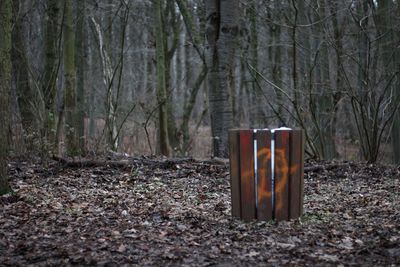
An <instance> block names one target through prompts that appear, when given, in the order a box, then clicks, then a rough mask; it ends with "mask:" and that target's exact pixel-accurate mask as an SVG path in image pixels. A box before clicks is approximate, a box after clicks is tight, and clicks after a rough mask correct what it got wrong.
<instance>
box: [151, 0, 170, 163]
mask: <svg viewBox="0 0 400 267" xmlns="http://www.w3.org/2000/svg"><path fill="white" fill-rule="evenodd" d="M153 4H154V10H155V18H156V22H155V24H156V25H155V36H156V56H157V102H158V105H159V108H158V110H159V112H158V120H159V121H158V122H159V123H158V127H159V128H158V133H159V147H160V153H161V154H163V155H165V156H168V155H169V154H170V146H169V138H168V111H167V88H166V80H165V69H166V68H165V66H166V62H165V47H164V45H165V43H164V40H165V39H164V38H165V37H164V34H165V33H164V31H163V29H164V27H163V19H162V10H163V8H162V0H153Z"/></svg>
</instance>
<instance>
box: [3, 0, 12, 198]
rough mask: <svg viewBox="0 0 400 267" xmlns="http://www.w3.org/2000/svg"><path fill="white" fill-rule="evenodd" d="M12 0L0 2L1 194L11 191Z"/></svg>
mask: <svg viewBox="0 0 400 267" xmlns="http://www.w3.org/2000/svg"><path fill="white" fill-rule="evenodd" d="M11 31H12V1H11V0H2V1H1V2H0V125H1V127H0V195H3V194H6V193H8V192H9V191H10V186H9V183H8V176H7V157H8V152H9V147H8V145H9V131H10V121H9V117H10V116H9V115H10V113H9V112H10V109H9V103H10V92H11V69H12V63H11Z"/></svg>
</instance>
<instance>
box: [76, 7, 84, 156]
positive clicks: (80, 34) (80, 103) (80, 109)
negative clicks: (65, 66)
mask: <svg viewBox="0 0 400 267" xmlns="http://www.w3.org/2000/svg"><path fill="white" fill-rule="evenodd" d="M85 19H86V12H85V0H77V18H76V28H75V30H76V39H75V47H76V48H75V49H76V53H75V63H76V92H77V100H76V102H77V103H76V104H77V117H76V119H77V121H76V126H77V129H76V133H77V135H78V138H79V139H78V142H79V148H80V151H81V154H83V155H84V154H86V144H85V139H86V136H85V85H86V84H85V69H86V54H87V53H86V51H85V49H86V48H85V47H86V46H87V42H86V41H85V40H86V36H87V33H86V32H85V29H86V23H85V22H86V20H85Z"/></svg>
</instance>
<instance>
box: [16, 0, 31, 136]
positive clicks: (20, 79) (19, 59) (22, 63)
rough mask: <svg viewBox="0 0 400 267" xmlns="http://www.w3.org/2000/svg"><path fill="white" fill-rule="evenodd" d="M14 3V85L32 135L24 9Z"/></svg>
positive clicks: (24, 125) (18, 3)
mask: <svg viewBox="0 0 400 267" xmlns="http://www.w3.org/2000/svg"><path fill="white" fill-rule="evenodd" d="M12 2H13V13H14V19H15V22H14V26H13V33H12V39H13V46H12V62H13V74H14V75H13V77H14V84H15V86H16V90H17V99H18V105H19V110H20V112H21V120H22V125H23V127H24V130H25V131H26V132H28V133H30V132H31V131H32V130H33V129H32V128H33V127H34V122H35V116H34V108H35V106H34V103H35V99H34V94H33V92H32V89H31V88H30V85H29V72H28V66H27V60H26V47H25V39H24V32H23V29H24V27H23V22H22V17H21V16H20V14H21V13H22V12H21V11H22V7H20V1H12Z"/></svg>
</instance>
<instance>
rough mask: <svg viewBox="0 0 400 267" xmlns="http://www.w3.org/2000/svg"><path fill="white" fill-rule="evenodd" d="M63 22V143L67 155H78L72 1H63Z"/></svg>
mask: <svg viewBox="0 0 400 267" xmlns="http://www.w3.org/2000/svg"><path fill="white" fill-rule="evenodd" d="M64 12H65V15H64V16H65V22H64V82H65V84H64V92H65V98H64V101H65V141H66V142H65V143H66V151H67V154H68V155H71V156H76V155H79V154H80V147H79V136H78V128H79V127H78V125H77V105H76V84H75V82H76V76H75V74H76V69H75V34H74V27H73V15H72V0H66V1H65V11H64Z"/></svg>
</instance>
